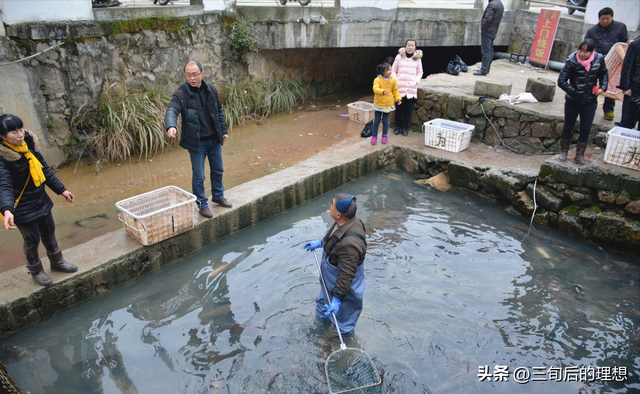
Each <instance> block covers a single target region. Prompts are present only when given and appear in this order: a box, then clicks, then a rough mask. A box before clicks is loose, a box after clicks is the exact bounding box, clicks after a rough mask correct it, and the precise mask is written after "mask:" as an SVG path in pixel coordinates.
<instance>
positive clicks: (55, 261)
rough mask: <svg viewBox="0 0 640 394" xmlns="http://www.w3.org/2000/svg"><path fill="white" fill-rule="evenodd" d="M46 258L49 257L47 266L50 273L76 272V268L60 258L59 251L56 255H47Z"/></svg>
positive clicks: (60, 253)
mask: <svg viewBox="0 0 640 394" xmlns="http://www.w3.org/2000/svg"><path fill="white" fill-rule="evenodd" d="M47 256H49V264H50V266H51V271H58V272H76V271H77V270H78V267H77V266H75V265H73V264H69V263H67V262H66V261H65V260H64V257H62V251H61V250H58V251H57V252H56V253H52V254H49V253H47Z"/></svg>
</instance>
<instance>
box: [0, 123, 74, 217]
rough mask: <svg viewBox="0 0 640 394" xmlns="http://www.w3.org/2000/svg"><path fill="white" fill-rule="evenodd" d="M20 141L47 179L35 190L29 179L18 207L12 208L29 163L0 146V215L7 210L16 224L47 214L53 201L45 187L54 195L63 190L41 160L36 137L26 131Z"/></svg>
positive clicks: (27, 175)
mask: <svg viewBox="0 0 640 394" xmlns="http://www.w3.org/2000/svg"><path fill="white" fill-rule="evenodd" d="M24 140H25V141H26V142H27V146H28V147H29V150H30V151H31V153H33V154H34V156H35V157H36V158H37V159H38V160H39V161H40V163H42V166H43V168H42V172H43V173H44V176H45V177H46V178H47V180H46V181H45V182H44V183H42V184H41V185H40V186H39V187H36V185H35V184H34V183H33V179H29V183H28V184H27V187H26V189H25V190H24V194H23V195H22V198H20V202H19V203H18V206H17V207H16V208H14V203H15V201H16V199H17V198H18V196H19V195H20V192H21V191H22V188H23V187H24V185H25V183H26V182H27V179H28V178H29V162H28V160H27V159H26V158H25V157H24V155H23V154H21V153H18V152H16V151H14V150H13V149H10V148H9V147H7V146H5V145H4V144H0V212H1V213H4V211H5V210H7V209H8V210H9V211H11V212H12V213H13V216H14V222H15V223H16V224H24V223H30V222H33V221H35V220H38V219H40V218H42V217H44V216H46V215H48V214H49V211H51V208H52V207H53V201H51V199H50V198H49V196H48V195H47V192H46V191H45V185H47V186H49V188H50V189H51V190H53V191H54V192H55V193H56V194H62V193H63V192H64V191H65V190H66V188H65V187H64V185H63V184H62V182H60V180H59V179H58V178H57V177H56V176H55V175H54V173H53V170H51V168H50V167H49V165H48V164H47V163H46V162H45V160H44V158H43V157H42V154H41V153H40V143H39V141H38V138H37V137H36V136H35V135H34V134H33V133H31V132H29V131H26V132H25V136H24Z"/></svg>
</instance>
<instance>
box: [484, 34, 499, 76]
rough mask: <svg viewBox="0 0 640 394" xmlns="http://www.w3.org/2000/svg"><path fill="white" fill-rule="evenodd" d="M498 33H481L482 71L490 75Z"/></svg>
mask: <svg viewBox="0 0 640 394" xmlns="http://www.w3.org/2000/svg"><path fill="white" fill-rule="evenodd" d="M496 35H498V33H496V32H493V33H489V32H486V33H481V34H480V52H481V53H482V68H480V71H481V72H483V73H485V74H489V69H490V68H491V62H492V61H493V41H494V40H495V39H496Z"/></svg>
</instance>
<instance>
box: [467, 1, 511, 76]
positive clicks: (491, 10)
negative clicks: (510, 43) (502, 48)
mask: <svg viewBox="0 0 640 394" xmlns="http://www.w3.org/2000/svg"><path fill="white" fill-rule="evenodd" d="M503 13H504V6H503V5H502V2H501V1H500V0H489V4H488V5H487V8H485V10H484V14H483V15H482V21H481V22H480V30H481V34H480V51H481V52H482V68H480V70H478V71H476V72H474V73H473V75H487V74H489V69H490V68H491V61H493V41H494V40H495V39H496V35H497V34H498V27H500V22H501V21H502V14H503Z"/></svg>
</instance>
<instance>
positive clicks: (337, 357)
mask: <svg viewBox="0 0 640 394" xmlns="http://www.w3.org/2000/svg"><path fill="white" fill-rule="evenodd" d="M324 369H325V372H326V374H327V383H328V384H329V392H330V393H331V394H337V393H354V394H355V393H359V394H382V381H381V380H380V375H378V371H377V370H376V367H375V366H374V365H373V362H372V361H371V358H370V357H369V355H367V353H365V352H363V351H362V350H360V349H351V348H344V349H340V350H336V351H335V352H333V353H331V354H330V355H329V358H327V362H326V363H325V366H324Z"/></svg>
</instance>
